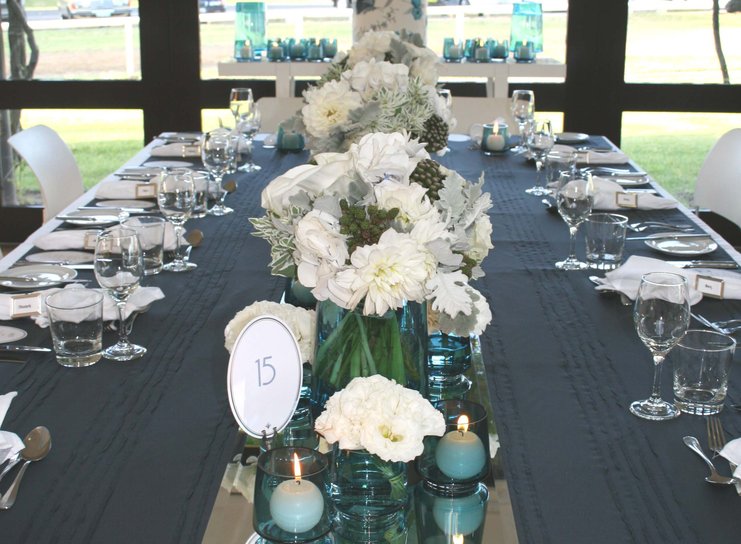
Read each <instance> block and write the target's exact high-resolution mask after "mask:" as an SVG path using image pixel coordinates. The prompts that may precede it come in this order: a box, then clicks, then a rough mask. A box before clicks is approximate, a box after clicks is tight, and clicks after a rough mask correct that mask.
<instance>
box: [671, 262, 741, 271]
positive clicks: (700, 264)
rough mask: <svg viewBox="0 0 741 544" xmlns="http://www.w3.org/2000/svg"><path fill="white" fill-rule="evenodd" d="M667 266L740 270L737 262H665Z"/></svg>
mask: <svg viewBox="0 0 741 544" xmlns="http://www.w3.org/2000/svg"><path fill="white" fill-rule="evenodd" d="M664 262H665V263H666V264H670V265H672V266H676V267H677V268H718V269H724V270H735V269H736V268H738V263H737V262H736V261H664Z"/></svg>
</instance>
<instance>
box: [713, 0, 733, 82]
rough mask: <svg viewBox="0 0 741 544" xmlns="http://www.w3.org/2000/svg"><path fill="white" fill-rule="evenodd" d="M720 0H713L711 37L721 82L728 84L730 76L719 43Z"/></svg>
mask: <svg viewBox="0 0 741 544" xmlns="http://www.w3.org/2000/svg"><path fill="white" fill-rule="evenodd" d="M719 3H720V0H713V38H714V40H715V53H716V54H717V55H718V62H719V63H720V72H721V74H722V75H723V84H724V85H730V84H731V78H730V77H729V76H728V65H727V64H726V57H725V55H723V46H722V45H721V43H720V5H719Z"/></svg>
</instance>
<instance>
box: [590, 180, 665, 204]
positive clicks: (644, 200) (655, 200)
mask: <svg viewBox="0 0 741 544" xmlns="http://www.w3.org/2000/svg"><path fill="white" fill-rule="evenodd" d="M592 182H593V183H594V190H595V196H594V205H593V208H594V209H595V210H625V209H628V208H624V207H622V206H618V205H617V204H616V200H615V195H616V194H618V193H623V192H625V189H623V187H621V186H620V184H619V183H616V182H614V181H612V180H609V179H606V178H600V177H598V176H592ZM636 201H637V203H638V208H637V209H639V210H668V209H671V208H676V207H677V201H676V200H674V199H673V198H664V197H663V196H658V195H654V194H651V193H637V197H636Z"/></svg>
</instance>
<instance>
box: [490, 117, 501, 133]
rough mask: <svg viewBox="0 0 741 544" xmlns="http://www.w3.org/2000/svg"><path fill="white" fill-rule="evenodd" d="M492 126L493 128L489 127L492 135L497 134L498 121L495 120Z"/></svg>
mask: <svg viewBox="0 0 741 544" xmlns="http://www.w3.org/2000/svg"><path fill="white" fill-rule="evenodd" d="M492 124H493V125H494V126H493V127H491V131H492V133H494V134H499V121H496V120H495V121H494V122H493V123H492Z"/></svg>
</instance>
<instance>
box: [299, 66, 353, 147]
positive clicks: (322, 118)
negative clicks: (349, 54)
mask: <svg viewBox="0 0 741 544" xmlns="http://www.w3.org/2000/svg"><path fill="white" fill-rule="evenodd" d="M304 99H305V100H306V105H305V106H304V107H303V108H302V109H301V115H302V117H303V121H304V125H305V126H306V130H307V131H308V132H309V134H311V135H312V136H315V137H317V138H326V137H327V136H329V134H330V133H331V132H332V130H334V129H335V128H340V129H342V128H345V126H346V125H347V123H348V121H349V115H350V112H351V111H352V110H354V109H356V108H359V107H361V106H362V105H363V99H362V97H361V96H360V94H358V93H356V92H354V91H353V90H352V89H350V85H349V84H348V83H347V82H346V81H342V80H340V81H328V82H327V83H325V84H324V85H322V86H321V87H311V88H309V89H308V90H306V91H304Z"/></svg>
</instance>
